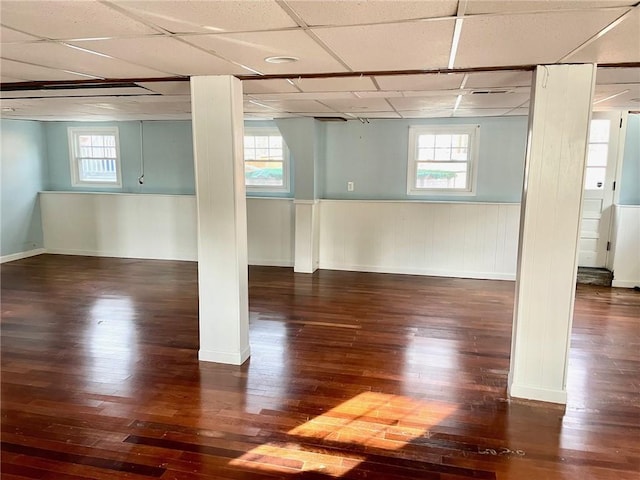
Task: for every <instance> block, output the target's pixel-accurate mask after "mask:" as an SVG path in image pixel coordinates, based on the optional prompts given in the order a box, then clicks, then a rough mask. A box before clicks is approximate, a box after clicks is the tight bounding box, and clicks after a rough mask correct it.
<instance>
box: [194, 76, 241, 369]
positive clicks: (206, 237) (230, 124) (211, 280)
mask: <svg viewBox="0 0 640 480" xmlns="http://www.w3.org/2000/svg"><path fill="white" fill-rule="evenodd" d="M191 112H192V113H191V118H192V124H193V153H194V160H195V176H196V203H197V207H198V293H199V307H200V308H199V319H200V350H199V353H198V358H199V359H200V360H204V361H210V362H219V363H229V364H234V365H240V364H242V363H243V362H244V361H245V360H246V359H247V358H249V353H250V352H249V307H248V305H249V303H248V272H247V208H246V198H245V185H244V160H243V137H244V125H243V111H242V84H241V82H240V81H239V80H238V79H237V78H235V77H231V76H206V77H192V78H191Z"/></svg>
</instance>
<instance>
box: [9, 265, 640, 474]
mask: <svg viewBox="0 0 640 480" xmlns="http://www.w3.org/2000/svg"><path fill="white" fill-rule="evenodd" d="M1 274H2V278H1V280H2V284H1V288H2V297H1V301H2V307H1V308H2V322H1V334H2V345H1V346H2V378H1V380H2V398H1V409H2V465H1V468H2V479H6V480H10V479H25V478H30V479H33V478H38V479H55V480H78V479H109V480H112V479H119V478H127V479H150V478H159V479H163V480H165V479H166V480H169V479H171V480H187V479H188V480H201V479H256V480H263V479H264V480H268V479H275V478H282V479H292V480H294V479H295V480H297V479H316V480H321V479H326V480H328V479H331V478H350V479H374V480H375V479H385V480H401V479H427V480H428V479H440V480H454V479H458V480H460V479H470V478H474V479H514V480H527V479H580V480H587V479H589V480H591V479H595V480H598V479H616V480H622V479H638V478H640V370H639V368H638V367H639V365H640V353H639V352H640V348H639V346H640V320H639V318H640V294H638V293H637V292H633V291H631V290H623V289H610V288H604V287H594V286H579V288H578V294H577V301H576V314H575V321H574V328H573V334H572V350H571V360H570V367H569V384H568V390H569V403H568V405H567V407H566V410H565V409H564V408H561V407H559V406H553V405H549V404H537V403H526V402H517V401H513V400H509V399H508V398H507V396H506V382H507V371H508V367H509V352H510V336H511V317H512V308H513V291H514V284H513V283H512V282H499V281H476V280H462V279H444V278H430V277H416V276H400V275H382V274H365V273H350V272H333V271H319V272H316V273H315V274H313V275H304V274H294V273H293V272H292V269H287V268H268V267H251V268H250V272H249V279H250V282H249V283H250V314H251V337H250V338H251V349H252V357H251V359H250V360H249V361H248V362H247V363H246V364H245V365H243V366H240V367H236V366H228V365H218V364H211V363H199V362H198V360H197V351H198V329H197V306H198V304H197V285H196V264H195V263H188V262H167V261H148V260H131V259H106V258H86V257H70V256H54V255H42V256H38V257H33V258H29V259H25V260H20V261H16V262H11V263H7V264H4V265H2V267H1Z"/></svg>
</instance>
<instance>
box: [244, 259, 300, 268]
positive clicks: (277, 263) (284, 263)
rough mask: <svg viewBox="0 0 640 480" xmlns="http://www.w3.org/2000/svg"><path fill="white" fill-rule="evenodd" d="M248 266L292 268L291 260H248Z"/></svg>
mask: <svg viewBox="0 0 640 480" xmlns="http://www.w3.org/2000/svg"><path fill="white" fill-rule="evenodd" d="M249 265H255V266H257V267H293V262H292V261H291V260H255V259H251V258H250V259H249Z"/></svg>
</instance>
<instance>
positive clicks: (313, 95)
mask: <svg viewBox="0 0 640 480" xmlns="http://www.w3.org/2000/svg"><path fill="white" fill-rule="evenodd" d="M250 96H251V98H253V99H255V100H258V101H265V102H275V101H279V100H322V101H324V100H333V99H352V98H354V99H358V97H356V96H355V95H354V94H353V93H351V92H310V93H306V92H304V93H300V92H296V93H253V94H251V95H250Z"/></svg>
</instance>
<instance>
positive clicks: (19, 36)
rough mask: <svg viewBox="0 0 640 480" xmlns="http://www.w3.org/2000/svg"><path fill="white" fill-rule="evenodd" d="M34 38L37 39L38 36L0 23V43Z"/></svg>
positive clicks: (29, 40)
mask: <svg viewBox="0 0 640 480" xmlns="http://www.w3.org/2000/svg"><path fill="white" fill-rule="evenodd" d="M35 40H38V37H34V36H33V35H27V34H26V33H21V32H17V31H15V30H12V29H10V28H6V27H4V26H2V25H0V42H2V43H19V42H33V41H35Z"/></svg>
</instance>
